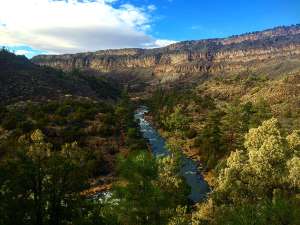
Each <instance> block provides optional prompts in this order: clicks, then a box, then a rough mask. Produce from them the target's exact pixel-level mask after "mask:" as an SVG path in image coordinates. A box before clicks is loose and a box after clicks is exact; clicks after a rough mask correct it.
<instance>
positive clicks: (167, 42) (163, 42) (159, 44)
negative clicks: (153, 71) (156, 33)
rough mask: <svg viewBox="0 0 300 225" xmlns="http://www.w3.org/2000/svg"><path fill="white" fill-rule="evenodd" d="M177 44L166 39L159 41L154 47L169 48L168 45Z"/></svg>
mask: <svg viewBox="0 0 300 225" xmlns="http://www.w3.org/2000/svg"><path fill="white" fill-rule="evenodd" d="M174 43H176V41H172V40H164V39H158V40H156V41H155V42H154V46H157V47H164V46H167V45H171V44H174Z"/></svg>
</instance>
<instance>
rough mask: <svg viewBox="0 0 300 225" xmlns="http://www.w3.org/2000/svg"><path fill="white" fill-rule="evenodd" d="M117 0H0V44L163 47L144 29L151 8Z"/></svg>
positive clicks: (52, 48)
mask: <svg viewBox="0 0 300 225" xmlns="http://www.w3.org/2000/svg"><path fill="white" fill-rule="evenodd" d="M116 1H117V0H93V1H91V0H81V1H78V0H68V1H64V0H60V1H59V0H0V6H1V7H0V24H5V26H3V25H2V26H0V45H27V46H31V47H33V48H35V49H40V50H43V51H48V52H50V53H73V52H80V51H94V50H99V49H106V48H124V47H144V46H151V47H161V46H163V44H168V41H167V40H156V39H155V38H153V37H152V36H150V35H148V34H147V31H148V30H149V29H150V28H151V16H150V12H152V11H154V10H155V9H156V8H155V6H154V5H153V6H151V5H150V6H148V7H147V8H146V9H144V8H139V7H136V6H134V5H131V4H125V5H121V6H119V7H115V6H114V4H113V3H114V2H116Z"/></svg>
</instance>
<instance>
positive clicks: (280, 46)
mask: <svg viewBox="0 0 300 225" xmlns="http://www.w3.org/2000/svg"><path fill="white" fill-rule="evenodd" d="M32 61H33V62H34V63H37V64H39V65H47V66H51V67H55V68H59V69H62V70H65V71H70V70H73V69H75V68H76V69H83V70H93V71H97V72H113V71H116V72H122V71H127V72H128V71H130V70H134V71H137V70H139V69H141V70H143V71H145V70H147V71H148V72H149V73H151V75H154V76H156V77H158V78H164V77H168V76H174V75H190V74H191V75H203V74H229V73H239V72H242V71H245V70H254V71H255V70H257V69H262V68H264V67H272V66H273V67H276V66H277V65H279V64H282V63H283V61H293V62H294V64H293V66H292V69H300V25H293V26H288V27H277V28H274V29H269V30H265V31H261V32H253V33H247V34H243V35H237V36H232V37H229V38H223V39H207V40H200V41H184V42H179V43H175V44H172V45H169V46H167V47H164V48H157V49H119V50H102V51H97V52H87V53H78V54H66V55H40V56H36V57H34V58H33V59H32Z"/></svg>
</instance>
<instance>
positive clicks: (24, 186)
mask: <svg viewBox="0 0 300 225" xmlns="http://www.w3.org/2000/svg"><path fill="white" fill-rule="evenodd" d="M20 142H21V147H20V150H19V151H17V154H16V155H13V156H12V157H11V158H10V159H8V160H6V161H5V162H2V164H1V165H0V174H1V178H0V190H1V191H0V199H1V202H0V224H6V225H9V224H35V225H43V224H52V225H60V224H69V223H70V222H72V221H75V220H76V218H77V217H79V216H80V211H81V203H82V200H83V199H82V197H81V196H80V192H81V191H82V190H83V189H84V188H86V184H87V174H86V171H88V169H87V168H85V165H86V164H85V163H83V157H84V154H83V152H82V151H81V150H80V149H79V147H78V146H77V145H76V143H73V144H66V145H64V146H63V147H62V149H61V150H60V151H53V150H52V146H51V144H49V143H47V142H46V141H45V136H44V135H43V133H42V132H41V131H40V130H36V131H35V132H33V133H32V135H31V137H30V139H29V140H28V139H26V138H25V137H22V138H21V139H20Z"/></svg>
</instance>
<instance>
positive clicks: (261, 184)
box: [216, 118, 299, 201]
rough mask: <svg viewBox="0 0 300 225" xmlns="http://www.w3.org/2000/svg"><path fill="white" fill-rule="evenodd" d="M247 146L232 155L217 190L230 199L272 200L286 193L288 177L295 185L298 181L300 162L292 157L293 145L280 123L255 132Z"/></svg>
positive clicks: (265, 124)
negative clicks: (280, 193) (276, 192)
mask: <svg viewBox="0 0 300 225" xmlns="http://www.w3.org/2000/svg"><path fill="white" fill-rule="evenodd" d="M244 144H245V148H246V150H245V151H235V152H232V153H231V155H230V156H229V157H228V159H227V163H226V168H224V169H223V170H222V171H221V173H220V176H219V177H218V182H217V186H216V190H217V192H219V193H222V192H223V193H225V195H224V196H227V197H226V198H227V199H230V200H231V201H241V200H247V199H258V198H268V199H272V197H273V194H274V191H275V190H276V189H282V190H284V189H285V186H286V183H287V181H286V180H285V179H284V177H285V176H286V174H288V173H289V174H290V178H291V180H292V181H295V179H297V173H298V172H297V170H298V169H297V164H299V161H298V159H297V157H295V156H294V154H291V152H293V151H292V150H291V148H290V146H291V145H289V144H288V142H287V141H286V139H284V138H283V137H282V135H281V133H280V130H279V125H278V121H277V120H276V119H274V118H272V119H270V120H267V121H265V122H263V124H262V125H261V126H260V127H258V128H254V129H251V130H250V131H249V133H248V134H247V135H246V136H245V143H244ZM291 158H293V159H291ZM287 164H288V165H290V166H289V167H287ZM291 165H293V166H291ZM288 168H290V171H289V170H288ZM292 168H293V169H292Z"/></svg>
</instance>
